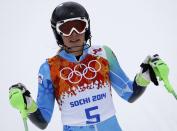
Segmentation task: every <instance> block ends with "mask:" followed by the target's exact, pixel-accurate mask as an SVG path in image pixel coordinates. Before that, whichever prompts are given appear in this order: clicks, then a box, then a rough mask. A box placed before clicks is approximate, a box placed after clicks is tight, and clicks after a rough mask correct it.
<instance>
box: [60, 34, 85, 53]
mask: <svg viewBox="0 0 177 131" xmlns="http://www.w3.org/2000/svg"><path fill="white" fill-rule="evenodd" d="M62 39H63V42H64V45H65V46H66V47H69V48H65V50H67V51H68V52H70V53H72V54H74V55H76V56H77V55H81V54H82V50H83V44H84V41H85V33H83V34H78V33H77V32H75V31H73V32H72V34H71V35H70V36H62Z"/></svg>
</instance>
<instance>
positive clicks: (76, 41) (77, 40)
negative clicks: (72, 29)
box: [70, 39, 80, 43]
mask: <svg viewBox="0 0 177 131" xmlns="http://www.w3.org/2000/svg"><path fill="white" fill-rule="evenodd" d="M79 41H80V39H75V40H70V42H71V43H78V42H79Z"/></svg>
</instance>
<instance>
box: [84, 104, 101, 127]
mask: <svg viewBox="0 0 177 131" xmlns="http://www.w3.org/2000/svg"><path fill="white" fill-rule="evenodd" d="M97 109H98V106H94V107H90V108H87V109H85V114H86V118H87V121H86V124H93V123H97V122H100V114H94V115H93V114H92V112H93V111H95V110H97Z"/></svg>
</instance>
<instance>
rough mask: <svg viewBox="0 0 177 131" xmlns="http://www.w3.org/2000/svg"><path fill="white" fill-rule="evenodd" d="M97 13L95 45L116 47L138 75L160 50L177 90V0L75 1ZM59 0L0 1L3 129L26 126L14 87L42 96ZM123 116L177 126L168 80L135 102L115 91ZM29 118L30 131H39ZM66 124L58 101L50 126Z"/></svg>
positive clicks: (125, 121) (156, 128) (169, 128)
mask: <svg viewBox="0 0 177 131" xmlns="http://www.w3.org/2000/svg"><path fill="white" fill-rule="evenodd" d="M75 1H76V2H80V3H81V4H83V5H84V6H85V7H86V9H87V10H88V12H89V14H90V18H91V31H92V36H93V39H92V43H93V44H102V45H103V44H106V45H108V46H110V47H111V48H112V49H113V50H114V52H115V54H116V55H117V58H118V60H119V63H120V64H121V66H122V68H123V69H124V71H125V72H126V74H127V75H128V76H129V77H130V78H131V79H132V80H133V78H134V76H135V74H136V72H137V71H138V70H139V65H140V63H141V62H142V60H143V59H144V58H145V57H146V56H147V55H148V54H151V55H152V54H154V53H158V54H160V56H161V57H162V58H163V59H164V60H165V61H166V62H167V63H168V64H169V67H170V80H171V83H172V85H173V86H174V88H175V90H176V91H177V81H176V76H177V66H176V65H177V62H176V60H177V45H176V44H177V1H176V0H146V1H145V0H126V1H125V0H124V1H120V0H119V1H115V0H109V1H105V0H102V1H101V0H94V1H93V0H75ZM58 3H61V1H59V0H58V1H57V0H52V1H51V0H48V1H47V0H30V1H28V0H15V1H12V0H11V1H10V0H1V1H0V43H1V48H0V60H1V65H0V67H1V68H0V72H1V76H0V89H1V92H0V108H1V109H0V116H1V119H0V128H1V130H2V131H11V130H16V131H22V130H23V123H22V120H21V118H20V115H19V113H18V112H17V111H16V110H14V109H12V108H11V107H10V105H9V101H8V88H9V86H10V85H12V84H14V83H16V82H22V83H24V84H25V85H26V86H27V87H28V89H29V90H30V91H31V92H32V96H33V97H34V98H36V95H37V73H38V69H39V66H40V64H42V63H43V62H44V61H45V58H48V57H51V56H53V55H54V54H55V53H56V51H57V49H58V47H57V45H56V42H55V39H54V36H53V34H52V30H51V29H50V16H51V13H52V11H53V9H54V8H55V6H56V5H57V4H58ZM113 99H114V104H115V107H116V109H117V114H116V115H117V117H118V119H119V123H120V124H121V127H122V129H123V130H124V131H176V130H177V124H176V123H177V109H176V108H177V101H176V100H175V99H174V98H173V96H171V95H170V94H168V93H167V91H166V90H165V89H164V87H163V84H161V85H160V86H159V87H155V86H154V85H153V84H151V85H150V86H149V87H148V89H147V90H146V92H145V93H144V95H143V96H142V97H141V98H140V99H139V100H137V101H136V102H135V103H133V104H129V103H127V102H125V101H123V100H122V99H121V98H120V97H119V96H118V95H117V94H116V93H115V92H113ZM28 123H29V129H30V131H39V129H37V128H36V127H35V126H34V125H32V124H31V123H30V122H28ZM61 129H62V124H61V119H60V112H59V110H58V106H57V104H56V105H55V110H54V114H53V118H52V120H51V123H50V124H49V126H48V128H47V129H46V131H59V130H61Z"/></svg>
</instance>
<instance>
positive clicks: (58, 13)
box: [51, 2, 91, 46]
mask: <svg viewBox="0 0 177 131" xmlns="http://www.w3.org/2000/svg"><path fill="white" fill-rule="evenodd" d="M76 17H81V18H86V19H87V20H88V24H89V26H88V29H86V32H85V41H87V40H88V39H90V38H91V32H90V19H89V14H88V13H87V11H86V9H85V8H84V7H83V6H82V5H80V4H78V3H76V2H64V3H62V4H60V5H58V6H57V7H56V8H55V9H54V11H53V13H52V17H51V27H52V29H53V32H54V35H55V38H56V40H57V44H58V45H59V46H62V45H63V40H62V37H61V36H60V35H59V34H58V33H57V31H56V24H57V22H58V21H62V20H66V19H70V18H76Z"/></svg>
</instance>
